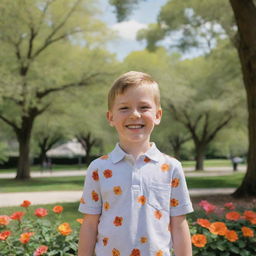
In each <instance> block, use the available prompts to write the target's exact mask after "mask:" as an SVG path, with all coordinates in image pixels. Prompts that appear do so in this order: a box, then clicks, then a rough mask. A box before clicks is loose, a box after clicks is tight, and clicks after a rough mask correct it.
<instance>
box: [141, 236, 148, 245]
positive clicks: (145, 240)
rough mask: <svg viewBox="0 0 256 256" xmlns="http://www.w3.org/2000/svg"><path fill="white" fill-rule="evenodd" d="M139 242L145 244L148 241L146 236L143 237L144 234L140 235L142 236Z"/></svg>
mask: <svg viewBox="0 0 256 256" xmlns="http://www.w3.org/2000/svg"><path fill="white" fill-rule="evenodd" d="M140 242H141V243H142V244H145V243H147V242H148V238H147V237H145V236H142V237H141V238H140Z"/></svg>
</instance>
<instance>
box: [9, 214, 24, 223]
mask: <svg viewBox="0 0 256 256" xmlns="http://www.w3.org/2000/svg"><path fill="white" fill-rule="evenodd" d="M24 214H25V212H14V213H13V214H12V215H11V216H10V218H11V219H12V220H18V221H21V219H22V217H23V216H24Z"/></svg>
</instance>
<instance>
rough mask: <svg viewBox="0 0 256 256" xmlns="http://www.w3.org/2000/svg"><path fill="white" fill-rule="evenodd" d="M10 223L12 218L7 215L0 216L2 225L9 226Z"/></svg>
mask: <svg viewBox="0 0 256 256" xmlns="http://www.w3.org/2000/svg"><path fill="white" fill-rule="evenodd" d="M9 222H10V217H9V216H7V215H0V225H4V226H6V225H8V224H9Z"/></svg>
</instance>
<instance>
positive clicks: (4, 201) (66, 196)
mask: <svg viewBox="0 0 256 256" xmlns="http://www.w3.org/2000/svg"><path fill="white" fill-rule="evenodd" d="M184 170H185V175H186V176H187V177H188V176H190V177H193V176H194V177H195V176H216V175H232V174H233V171H232V168H231V167H214V168H206V169H205V171H204V172H194V171H192V170H193V169H192V168H184ZM239 172H245V167H244V166H241V167H240V168H239ZM31 174H32V175H31V176H32V177H64V176H83V175H85V171H84V170H72V171H56V172H52V173H50V172H43V173H41V172H32V173H31ZM14 177H15V174H14V173H5V174H3V173H2V174H0V178H14ZM234 190H235V188H211V189H207V188H203V189H201V188H200V189H189V193H190V195H191V196H200V195H217V194H231V193H232V192H234ZM81 195H82V191H41V192H13V193H0V207H7V206H19V205H20V204H21V203H22V202H23V200H29V201H31V202H32V204H34V205H44V204H51V203H61V202H75V201H79V200H80V198H81ZM0 215H1V212H0Z"/></svg>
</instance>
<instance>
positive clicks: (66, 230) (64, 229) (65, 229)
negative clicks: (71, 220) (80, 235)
mask: <svg viewBox="0 0 256 256" xmlns="http://www.w3.org/2000/svg"><path fill="white" fill-rule="evenodd" d="M58 231H59V232H60V233H61V234H62V235H63V236H67V235H69V234H70V233H71V232H72V229H71V227H70V225H69V224H68V223H67V222H64V223H62V224H60V225H59V226H58Z"/></svg>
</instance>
